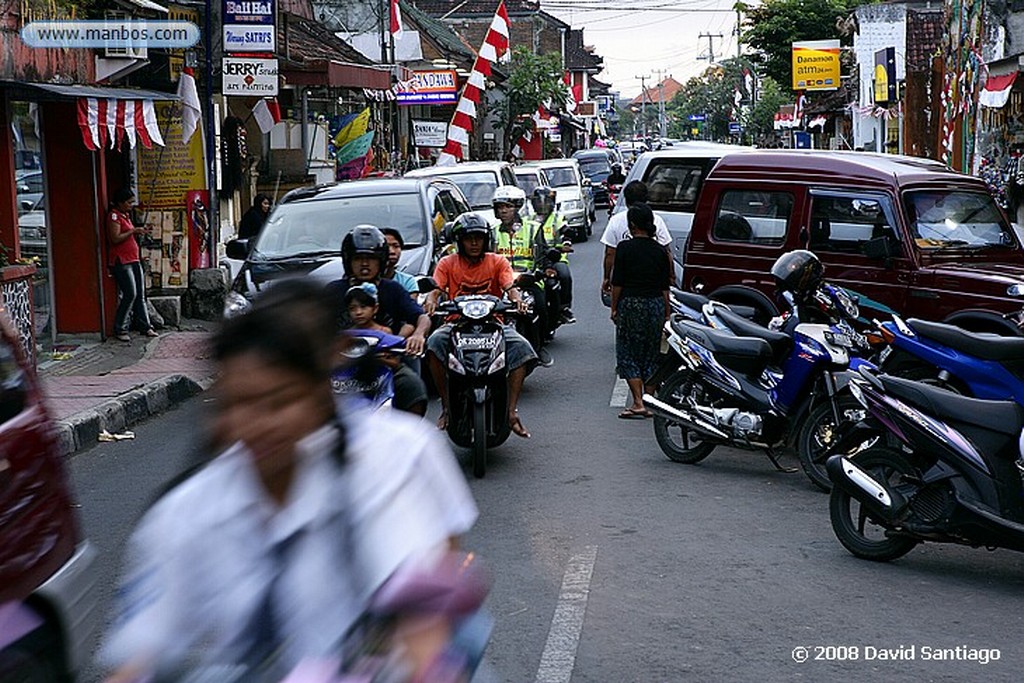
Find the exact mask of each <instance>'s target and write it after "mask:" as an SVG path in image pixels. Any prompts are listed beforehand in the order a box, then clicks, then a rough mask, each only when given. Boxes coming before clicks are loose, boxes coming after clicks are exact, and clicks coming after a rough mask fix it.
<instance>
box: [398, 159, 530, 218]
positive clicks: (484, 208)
mask: <svg viewBox="0 0 1024 683" xmlns="http://www.w3.org/2000/svg"><path fill="white" fill-rule="evenodd" d="M405 177H406V178H438V177H443V178H447V179H448V180H450V181H452V182H453V183H455V184H456V185H458V186H459V189H460V190H462V194H463V195H465V197H466V200H467V201H468V202H469V206H470V208H471V209H472V210H473V212H474V213H477V214H479V215H480V216H481V217H482V218H483V219H484V220H486V221H487V222H488V223H490V222H493V221H494V211H493V209H492V208H491V200H492V199H493V198H494V191H495V190H496V189H498V186H499V185H516V184H517V183H516V176H515V173H514V172H513V170H512V164H509V163H506V162H504V161H464V162H462V163H459V164H456V165H454V166H431V167H430V168H420V169H416V170H415V171H409V172H408V173H406V174H405Z"/></svg>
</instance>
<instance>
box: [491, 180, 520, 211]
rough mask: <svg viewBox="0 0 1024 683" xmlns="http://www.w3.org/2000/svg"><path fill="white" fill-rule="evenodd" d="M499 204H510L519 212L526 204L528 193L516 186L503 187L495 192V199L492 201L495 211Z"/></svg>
mask: <svg viewBox="0 0 1024 683" xmlns="http://www.w3.org/2000/svg"><path fill="white" fill-rule="evenodd" d="M498 204H510V205H512V206H513V207H515V210H516V211H518V210H519V209H521V208H523V206H524V205H525V204H526V193H525V192H523V190H522V188H519V187H516V186H515V185H501V186H499V187H498V189H496V190H495V191H494V197H493V198H492V199H491V206H492V207H494V209H495V210H497V208H498Z"/></svg>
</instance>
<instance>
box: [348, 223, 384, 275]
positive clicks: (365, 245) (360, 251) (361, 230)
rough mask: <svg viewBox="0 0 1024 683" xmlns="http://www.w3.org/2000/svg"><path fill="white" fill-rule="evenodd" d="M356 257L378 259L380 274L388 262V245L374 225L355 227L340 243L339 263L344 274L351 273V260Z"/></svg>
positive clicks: (382, 234)
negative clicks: (343, 269) (343, 267)
mask: <svg viewBox="0 0 1024 683" xmlns="http://www.w3.org/2000/svg"><path fill="white" fill-rule="evenodd" d="M357 255H362V256H375V257H377V258H378V259H380V269H381V273H383V272H384V267H385V266H386V265H387V262H388V243H387V240H385V239H384V233H382V232H381V231H380V229H379V228H377V227H376V226H374V225H357V226H356V227H354V228H352V231H351V232H349V233H348V234H347V235H345V239H343V240H342V241H341V262H342V264H344V266H345V274H346V275H349V274H351V273H352V265H351V264H352V258H353V257H354V256H357Z"/></svg>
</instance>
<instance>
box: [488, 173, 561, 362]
mask: <svg viewBox="0 0 1024 683" xmlns="http://www.w3.org/2000/svg"><path fill="white" fill-rule="evenodd" d="M525 204H526V193H525V192H523V191H522V190H521V189H520V188H518V187H514V186H512V185H502V186H501V187H499V188H498V189H496V190H495V191H494V197H493V198H492V199H491V206H493V207H494V216H495V217H496V218H497V219H498V221H497V223H496V224H495V226H494V237H495V251H496V252H497V253H498V255H499V256H504V257H505V258H506V259H508V262H509V264H510V265H511V266H512V270H514V271H516V273H530V272H533V270H534V268H535V266H536V262H537V259H538V258H540V257H541V247H542V243H541V242H538V238H539V235H538V233H537V227H538V226H536V224H535V223H533V222H532V221H523V219H522V217H521V216H520V215H519V210H520V209H522V208H523V206H524V205H525ZM516 284H517V286H518V287H519V289H520V290H523V291H528V292H529V293H530V294H531V295H533V309H534V313H535V314H536V315H537V323H536V325H535V327H537V328H539V329H531V330H529V331H528V332H527V338H528V339H529V341H530V345H531V346H532V347H533V349H534V351H535V352H536V353H537V357H538V358H539V359H540V364H541V365H543V366H544V367H550V366H551V365H552V364H553V363H554V361H552V359H551V354H550V353H549V352H548V351H547V349H545V348H544V346H543V345H544V336H545V334H546V333H547V330H548V329H549V328H548V308H547V307H548V301H547V294H546V293H545V291H544V289H543V288H542V287H541V286H540V283H537V282H531V283H530V284H527V285H524V284H523V283H522V282H521V279H520V278H518V277H517V279H516ZM531 327H534V326H533V325H531Z"/></svg>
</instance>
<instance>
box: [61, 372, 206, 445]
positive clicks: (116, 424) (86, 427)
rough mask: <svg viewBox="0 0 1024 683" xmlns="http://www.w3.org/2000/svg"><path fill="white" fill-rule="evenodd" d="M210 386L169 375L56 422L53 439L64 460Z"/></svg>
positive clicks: (204, 382) (179, 376) (180, 376)
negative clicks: (107, 433) (101, 438)
mask: <svg viewBox="0 0 1024 683" xmlns="http://www.w3.org/2000/svg"><path fill="white" fill-rule="evenodd" d="M211 384H212V379H211V378H205V379H202V380H199V381H196V380H194V379H191V378H189V377H186V376H185V375H168V376H167V377H161V378H160V379H157V380H154V381H152V382H149V383H147V384H145V385H144V386H142V387H139V388H138V389H133V390H131V391H128V392H126V393H124V394H121V395H120V396H118V397H117V398H114V399H111V400H109V401H104V402H103V403H100V404H99V405H97V406H95V407H94V408H90V409H88V410H83V411H81V412H79V413H75V414H74V415H71V416H70V417H67V418H65V419H63V420H58V421H57V423H56V436H57V442H58V447H59V448H60V452H61V455H62V456H65V457H67V456H71V455H74V454H75V453H77V452H78V451H82V450H85V449H87V448H92V447H93V446H95V445H96V444H97V443H99V436H100V432H102V431H103V430H106V431H108V432H110V433H112V434H115V433H118V432H123V431H125V430H126V429H128V428H129V427H131V426H132V425H135V424H138V423H139V422H142V421H143V420H145V419H147V418H150V417H154V416H156V415H159V414H160V413H162V412H164V411H166V410H168V409H170V408H171V407H173V406H175V405H177V404H178V403H181V402H183V401H186V400H188V399H189V398H191V397H193V396H195V395H196V394H199V393H202V392H203V391H205V390H206V389H208V388H209V387H210V385H211Z"/></svg>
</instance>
